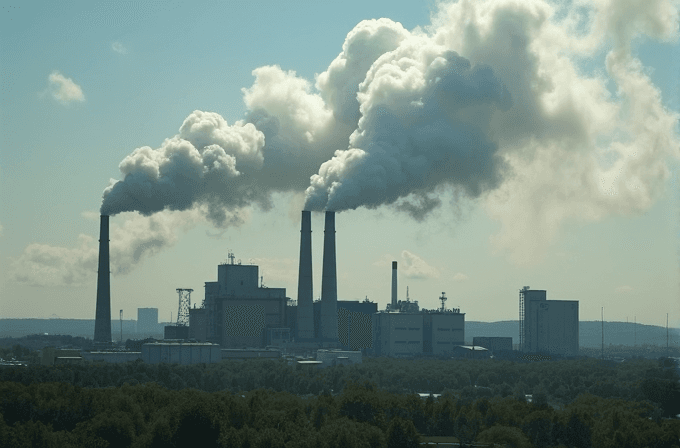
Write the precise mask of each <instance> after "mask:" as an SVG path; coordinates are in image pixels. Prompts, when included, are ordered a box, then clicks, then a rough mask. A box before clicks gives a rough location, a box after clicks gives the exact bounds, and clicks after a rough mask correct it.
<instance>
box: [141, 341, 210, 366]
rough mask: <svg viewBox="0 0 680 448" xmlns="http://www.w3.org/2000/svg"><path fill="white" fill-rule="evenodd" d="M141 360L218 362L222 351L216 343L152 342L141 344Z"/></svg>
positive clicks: (189, 362)
mask: <svg viewBox="0 0 680 448" xmlns="http://www.w3.org/2000/svg"><path fill="white" fill-rule="evenodd" d="M142 360H143V361H144V362H146V363H150V364H158V363H161V362H164V363H174V364H201V363H203V364H210V363H215V362H220V361H221V360H222V352H221V351H220V346H219V345H217V344H210V343H186V342H184V343H183V342H174V343H168V342H153V343H149V344H143V345H142Z"/></svg>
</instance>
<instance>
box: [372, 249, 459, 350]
mask: <svg viewBox="0 0 680 448" xmlns="http://www.w3.org/2000/svg"><path fill="white" fill-rule="evenodd" d="M397 285H398V282H397V262H396V261H394V262H392V294H391V301H390V304H389V305H388V306H387V309H386V310H385V311H381V312H380V313H376V314H373V316H372V331H373V338H372V339H373V347H372V350H371V353H372V354H374V355H375V356H390V357H411V356H419V355H433V356H442V355H447V354H450V353H452V352H453V349H454V348H455V347H456V346H457V345H462V344H464V341H465V313H461V312H460V309H446V308H445V306H444V304H445V302H446V300H447V298H446V294H445V293H442V296H441V297H440V298H439V300H441V302H442V306H441V308H439V309H436V310H426V309H423V310H421V309H420V307H419V306H418V301H414V302H411V301H410V299H409V297H408V288H407V292H406V300H405V301H400V300H398V299H397Z"/></svg>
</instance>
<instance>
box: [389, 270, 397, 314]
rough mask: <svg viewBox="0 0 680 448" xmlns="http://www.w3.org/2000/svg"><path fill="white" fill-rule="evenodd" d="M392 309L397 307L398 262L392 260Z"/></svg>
mask: <svg viewBox="0 0 680 448" xmlns="http://www.w3.org/2000/svg"><path fill="white" fill-rule="evenodd" d="M390 309H391V310H392V311H394V310H396V309H397V262H396V261H393V262H392V303H391V304H390Z"/></svg>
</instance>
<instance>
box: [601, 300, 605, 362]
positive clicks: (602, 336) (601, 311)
mask: <svg viewBox="0 0 680 448" xmlns="http://www.w3.org/2000/svg"><path fill="white" fill-rule="evenodd" d="M601 312H602V317H601V319H602V355H601V356H602V359H604V307H602V310H601Z"/></svg>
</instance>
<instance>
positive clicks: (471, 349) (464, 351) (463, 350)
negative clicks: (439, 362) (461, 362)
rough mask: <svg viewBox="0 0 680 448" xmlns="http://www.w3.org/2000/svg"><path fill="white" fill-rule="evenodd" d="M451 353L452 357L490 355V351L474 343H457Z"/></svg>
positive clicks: (488, 356)
mask: <svg viewBox="0 0 680 448" xmlns="http://www.w3.org/2000/svg"><path fill="white" fill-rule="evenodd" d="M452 355H453V357H454V358H467V359H488V358H490V357H491V352H489V350H487V349H486V348H484V347H478V346H476V345H459V346H457V347H454V349H453V353H452Z"/></svg>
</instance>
